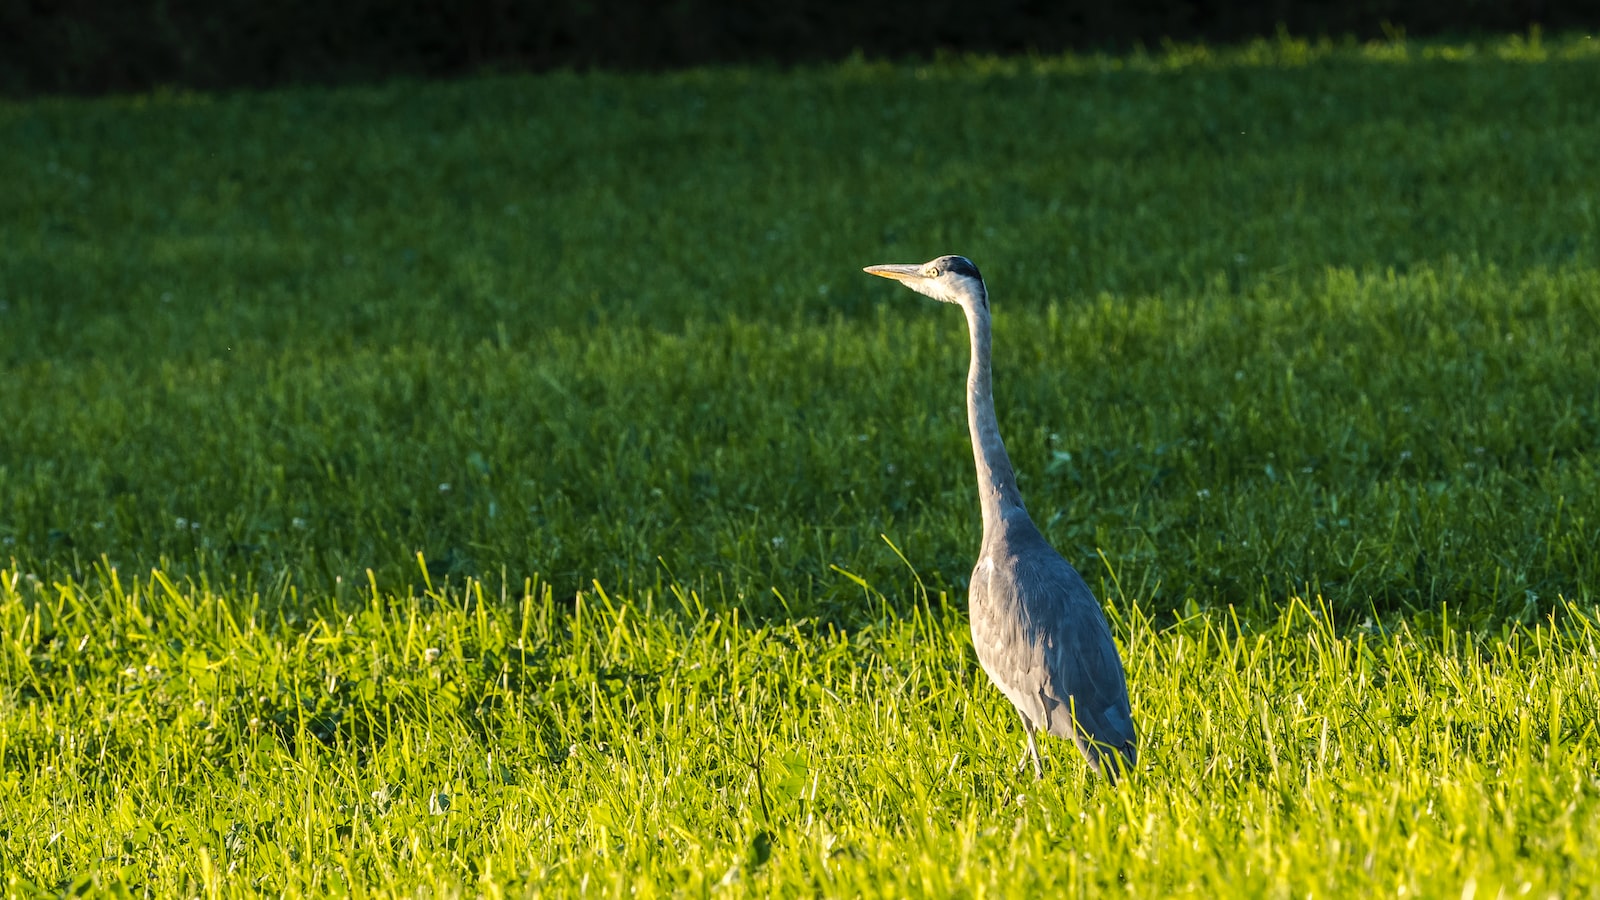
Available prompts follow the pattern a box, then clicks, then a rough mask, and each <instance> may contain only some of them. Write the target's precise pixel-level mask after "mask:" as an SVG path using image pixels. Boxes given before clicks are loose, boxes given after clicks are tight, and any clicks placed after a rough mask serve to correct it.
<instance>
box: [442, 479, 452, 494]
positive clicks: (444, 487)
mask: <svg viewBox="0 0 1600 900" xmlns="http://www.w3.org/2000/svg"><path fill="white" fill-rule="evenodd" d="M439 493H441V494H448V493H450V482H448V481H441V482H439Z"/></svg>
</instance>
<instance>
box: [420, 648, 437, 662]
mask: <svg viewBox="0 0 1600 900" xmlns="http://www.w3.org/2000/svg"><path fill="white" fill-rule="evenodd" d="M441 652H442V651H441V650H440V649H439V648H438V647H429V648H428V649H426V650H424V651H422V661H423V662H425V663H427V664H428V665H433V664H434V663H436V662H438V661H439V655H440V653H441Z"/></svg>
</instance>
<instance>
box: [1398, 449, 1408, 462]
mask: <svg viewBox="0 0 1600 900" xmlns="http://www.w3.org/2000/svg"><path fill="white" fill-rule="evenodd" d="M1410 458H1411V451H1410V450H1401V451H1400V461H1401V462H1405V461H1406V460H1408V459H1410Z"/></svg>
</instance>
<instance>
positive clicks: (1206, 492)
mask: <svg viewBox="0 0 1600 900" xmlns="http://www.w3.org/2000/svg"><path fill="white" fill-rule="evenodd" d="M1194 495H1195V496H1196V497H1199V498H1200V499H1201V500H1205V499H1207V498H1208V497H1210V496H1211V489H1210V488H1201V489H1200V490H1198V491H1195V492H1194Z"/></svg>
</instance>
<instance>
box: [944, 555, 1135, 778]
mask: <svg viewBox="0 0 1600 900" xmlns="http://www.w3.org/2000/svg"><path fill="white" fill-rule="evenodd" d="M995 575H996V576H999V579H1000V580H1004V581H1010V582H1011V583H1010V584H1007V585H1003V586H1002V585H997V584H995V583H994V581H993V580H991V582H990V587H991V588H999V589H1000V590H999V591H998V592H1000V593H1007V594H1010V595H1012V596H1014V597H1015V598H1016V607H1014V610H1013V615H1014V616H1015V619H1014V621H1016V622H1017V623H1018V625H1019V627H1018V628H1017V629H1016V633H1015V634H1014V635H1013V639H1012V641H1011V647H1010V648H1009V656H1010V665H1009V666H1007V667H1006V668H1008V669H1009V670H1010V672H1009V674H1010V675H1011V676H1012V677H1011V684H1009V685H1001V688H1002V690H1003V691H1004V692H1005V693H1006V695H1007V696H1008V697H1010V698H1011V700H1012V702H1013V703H1015V704H1016V705H1017V708H1018V709H1019V710H1020V711H1021V712H1022V714H1023V715H1025V716H1027V717H1028V718H1029V720H1030V721H1032V722H1033V723H1034V725H1035V727H1038V728H1040V729H1042V730H1045V731H1048V732H1050V733H1051V734H1054V735H1056V736H1057V737H1062V738H1069V739H1071V740H1072V741H1073V742H1075V743H1076V744H1077V745H1078V749H1079V750H1081V751H1082V752H1083V755H1084V757H1085V758H1086V759H1088V760H1089V763H1090V765H1091V766H1093V768H1094V769H1095V770H1096V771H1102V765H1101V756H1102V755H1103V754H1104V753H1105V752H1106V751H1108V750H1114V751H1116V752H1118V753H1120V754H1121V755H1122V757H1123V759H1124V760H1125V761H1126V763H1127V765H1129V766H1132V765H1133V763H1134V761H1135V759H1136V746H1135V745H1136V741H1137V737H1136V735H1135V732H1134V728H1133V717H1132V714H1131V711H1130V708H1129V703H1128V682H1127V676H1126V674H1125V673H1124V671H1123V668H1122V658H1121V656H1120V655H1119V654H1118V653H1117V645H1116V642H1115V641H1113V640H1112V637H1111V627H1110V626H1109V625H1108V624H1107V622H1106V617H1105V613H1104V612H1103V611H1102V610H1101V608H1100V604H1099V602H1098V601H1097V600H1095V598H1094V594H1093V593H1092V592H1091V591H1090V590H1089V586H1088V585H1087V584H1085V583H1084V581H1083V578H1082V577H1081V576H1079V575H1078V572H1077V570H1075V569H1073V568H1072V566H1071V565H1070V564H1068V563H1067V561H1066V560H1064V559H1062V558H1061V557H1060V556H1059V555H1058V554H1056V553H1055V552H1054V551H1053V550H1047V551H1046V552H1042V553H1029V554H1025V558H1024V559H1018V560H1017V562H1016V564H1015V566H1014V567H1011V568H1010V571H1009V572H1005V573H1002V572H996V573H995ZM1006 575H1009V576H1010V578H1006V577H1005V576H1006ZM976 636H977V620H976V619H974V637H976ZM981 656H982V654H981V652H980V658H981ZM985 668H988V665H987V663H986V664H985ZM990 674H991V675H996V673H995V672H993V671H991V673H990ZM995 680H996V682H997V683H998V682H999V680H1000V679H999V677H996V679H995ZM1074 720H1076V722H1077V725H1078V727H1074V725H1073V723H1074Z"/></svg>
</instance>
